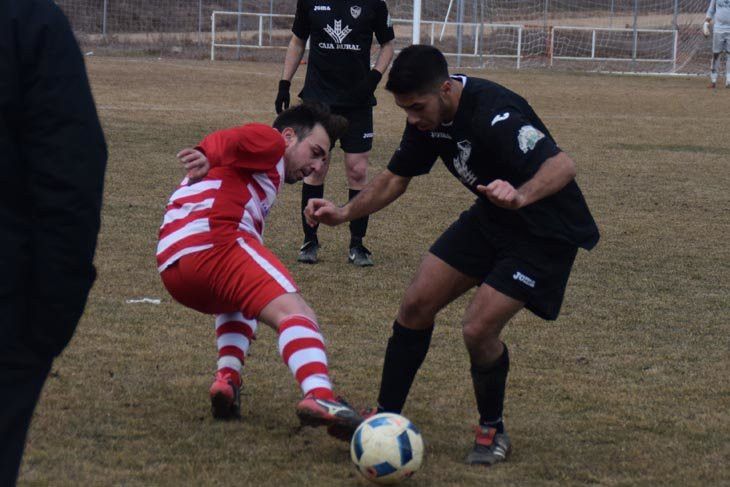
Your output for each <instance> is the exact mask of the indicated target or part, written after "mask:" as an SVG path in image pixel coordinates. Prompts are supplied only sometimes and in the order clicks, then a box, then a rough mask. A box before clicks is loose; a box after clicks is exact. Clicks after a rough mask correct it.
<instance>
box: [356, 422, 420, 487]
mask: <svg viewBox="0 0 730 487" xmlns="http://www.w3.org/2000/svg"><path fill="white" fill-rule="evenodd" d="M350 456H351V457H352V461H353V462H354V463H355V466H357V470H358V471H359V472H360V473H361V474H362V475H363V476H364V477H365V478H366V479H368V480H371V481H373V482H375V483H377V484H395V483H397V482H400V481H401V480H403V479H407V478H408V477H410V476H411V475H413V473H414V472H415V471H416V470H418V468H419V467H420V466H421V461H422V460H423V439H421V433H420V432H419V431H418V428H416V427H415V426H414V425H413V423H411V422H410V421H409V420H408V419H407V418H404V417H403V416H400V415H398V414H392V413H380V414H376V415H374V416H371V417H370V418H368V419H366V420H365V421H364V422H363V423H362V424H361V425H360V426H359V427H358V428H357V430H355V434H354V435H353V437H352V441H351V442H350Z"/></svg>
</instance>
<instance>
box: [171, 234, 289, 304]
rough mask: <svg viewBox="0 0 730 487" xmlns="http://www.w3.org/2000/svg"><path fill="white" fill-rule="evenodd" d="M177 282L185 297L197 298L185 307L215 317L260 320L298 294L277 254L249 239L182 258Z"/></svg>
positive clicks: (242, 238)
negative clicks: (287, 297) (233, 314)
mask: <svg viewBox="0 0 730 487" xmlns="http://www.w3.org/2000/svg"><path fill="white" fill-rule="evenodd" d="M165 272H167V271H165ZM177 281H178V286H177V287H178V288H185V293H186V296H188V297H189V298H192V297H193V296H197V298H196V299H195V300H194V302H193V303H192V304H194V305H195V306H190V304H191V303H188V302H185V301H182V300H181V302H182V303H183V304H185V305H188V306H190V307H193V308H194V309H197V310H199V311H202V312H206V313H214V314H220V313H231V312H235V311H240V312H241V313H243V315H244V316H245V317H247V318H256V317H258V316H259V315H260V314H261V311H262V310H263V309H264V308H265V307H266V306H267V305H268V304H269V303H271V302H272V301H273V300H275V299H276V298H278V297H280V296H282V295H286V294H296V293H298V292H299V289H298V288H297V286H296V284H294V280H293V279H292V277H291V276H290V275H289V272H288V271H287V269H286V267H284V265H283V264H282V263H281V262H280V261H279V259H278V258H277V257H276V255H274V253H273V252H271V251H270V250H269V249H267V248H266V247H264V245H263V244H262V243H260V242H259V241H258V240H257V239H256V238H254V237H249V236H246V237H243V236H242V237H239V238H237V239H236V240H234V241H232V242H230V243H228V244H226V245H220V246H217V247H215V248H214V249H210V250H206V251H202V252H198V253H195V254H191V255H188V256H185V257H183V258H182V259H180V263H179V269H178V277H177ZM173 296H174V297H176V296H175V295H173ZM176 299H178V298H177V297H176ZM178 300H179V299H178Z"/></svg>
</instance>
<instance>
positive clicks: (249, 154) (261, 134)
mask: <svg viewBox="0 0 730 487" xmlns="http://www.w3.org/2000/svg"><path fill="white" fill-rule="evenodd" d="M284 148H285V143H284V138H283V137H282V136H281V134H280V133H279V132H278V131H277V130H275V129H273V128H271V127H269V126H267V125H263V124H254V123H252V124H247V125H244V126H242V127H235V128H231V129H227V130H221V131H218V132H214V133H212V134H210V135H208V136H207V137H206V138H205V139H203V141H202V142H201V143H200V145H198V146H197V147H196V149H198V150H199V151H201V152H203V153H204V154H205V155H206V157H207V158H208V160H209V161H210V167H211V169H210V171H209V172H208V175H207V176H206V177H205V178H204V179H202V180H201V181H199V182H197V183H195V184H188V179H187V178H185V179H183V181H182V182H181V183H180V186H179V187H178V188H177V190H176V191H175V192H174V193H173V194H172V196H171V197H170V200H169V202H168V204H167V208H166V210H165V217H164V219H163V222H162V226H161V227H160V233H159V240H158V243H157V269H158V270H159V271H160V272H162V271H164V270H165V269H166V268H167V267H168V266H170V265H172V264H173V263H174V262H175V261H177V260H178V259H179V258H180V257H182V256H184V255H187V254H191V253H193V252H199V251H201V250H205V249H209V248H211V247H213V246H214V245H222V244H228V243H231V242H233V241H235V240H236V239H237V238H238V237H241V236H242V235H241V234H242V233H245V234H248V235H252V236H253V237H255V238H256V239H257V240H258V241H259V242H261V241H262V236H263V231H264V219H265V218H266V215H268V213H269V210H270V209H271V206H272V205H273V204H274V201H275V200H276V195H277V194H278V192H279V190H280V189H281V185H282V183H283V182H284V158H283V156H284Z"/></svg>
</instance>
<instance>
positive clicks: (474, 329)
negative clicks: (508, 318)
mask: <svg viewBox="0 0 730 487" xmlns="http://www.w3.org/2000/svg"><path fill="white" fill-rule="evenodd" d="M500 328H501V327H500V326H498V325H497V324H496V323H490V322H488V321H482V320H465V321H464V323H463V324H462V328H461V334H462V336H463V337H464V343H466V345H467V346H469V345H478V346H479V347H480V348H491V347H494V346H497V347H498V346H499V330H500Z"/></svg>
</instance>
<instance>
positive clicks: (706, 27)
mask: <svg viewBox="0 0 730 487" xmlns="http://www.w3.org/2000/svg"><path fill="white" fill-rule="evenodd" d="M702 35H704V36H705V37H710V21H709V20H707V19H705V23H704V24H702Z"/></svg>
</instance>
